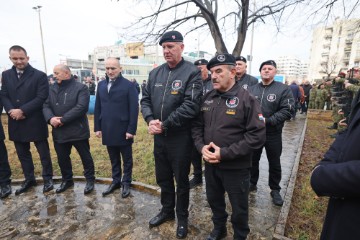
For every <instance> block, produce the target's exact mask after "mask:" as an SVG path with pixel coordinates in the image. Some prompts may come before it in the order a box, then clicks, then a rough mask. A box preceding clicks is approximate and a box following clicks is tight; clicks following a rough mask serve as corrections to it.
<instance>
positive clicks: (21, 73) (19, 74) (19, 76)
mask: <svg viewBox="0 0 360 240" xmlns="http://www.w3.org/2000/svg"><path fill="white" fill-rule="evenodd" d="M17 74H18V78H19V79H20V78H21V76H22V75H23V72H21V71H19V72H18V73H17Z"/></svg>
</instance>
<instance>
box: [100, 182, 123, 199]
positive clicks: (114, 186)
mask: <svg viewBox="0 0 360 240" xmlns="http://www.w3.org/2000/svg"><path fill="white" fill-rule="evenodd" d="M120 187H121V185H120V183H111V184H110V186H109V187H108V189H106V191H105V192H103V193H102V195H103V197H105V196H106V195H108V194H110V193H112V192H113V191H115V189H119V188H120Z"/></svg>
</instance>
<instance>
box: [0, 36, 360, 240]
mask: <svg viewBox="0 0 360 240" xmlns="http://www.w3.org/2000/svg"><path fill="white" fill-rule="evenodd" d="M159 44H160V46H161V47H162V49H163V55H164V59H165V61H166V62H165V63H164V64H162V65H160V66H159V67H157V68H155V69H153V70H152V71H151V72H150V74H149V77H148V79H147V80H144V81H143V83H142V84H141V86H140V85H139V84H138V83H137V82H136V80H135V81H134V80H127V79H126V78H124V77H123V76H122V74H121V71H122V68H121V65H120V62H119V60H118V59H116V58H108V59H107V60H106V61H105V69H106V78H105V79H104V80H103V81H99V82H98V87H97V89H96V91H95V88H96V86H95V83H93V82H92V80H91V78H90V77H89V79H88V78H87V79H86V80H85V84H82V83H80V82H78V81H77V80H76V79H75V78H74V76H73V75H72V74H71V70H70V69H69V67H68V66H66V65H62V64H59V65H57V66H55V67H54V70H53V72H54V74H53V79H52V81H53V83H52V84H50V85H49V84H48V80H47V76H46V75H45V73H43V72H41V71H39V70H37V69H35V68H33V67H32V66H31V65H30V64H29V63H28V61H29V57H28V55H27V52H26V50H25V49H24V48H23V47H21V46H18V45H15V46H12V47H11V48H10V50H9V55H10V60H11V61H12V63H13V67H12V68H11V69H9V70H6V71H4V72H3V73H2V87H1V91H0V96H1V98H0V99H1V101H0V109H3V106H4V109H5V112H6V114H7V115H8V121H9V122H8V133H9V139H10V141H13V142H14V145H15V148H16V152H17V156H18V158H19V160H20V162H21V167H22V170H23V173H24V178H25V181H24V182H23V183H22V184H21V186H20V188H18V189H17V190H16V191H15V194H16V195H20V194H23V193H25V192H27V191H28V190H29V189H31V188H32V187H33V186H36V185H37V182H36V179H35V175H34V164H33V159H32V155H31V153H30V143H31V142H34V143H35V146H36V149H37V151H38V153H39V156H40V160H41V164H42V177H43V179H44V181H43V182H44V186H43V192H44V193H45V192H49V191H51V190H53V189H54V182H53V180H52V178H53V169H52V160H51V157H50V150H49V143H48V141H47V138H48V126H47V125H48V124H49V125H51V126H52V128H51V129H52V135H53V140H54V148H55V151H56V155H57V161H58V164H59V166H60V170H61V175H62V182H61V184H60V186H59V187H58V188H57V189H56V193H61V192H64V191H66V190H67V189H68V188H70V187H72V186H73V185H74V181H73V173H72V164H71V158H70V153H71V149H72V147H75V149H76V150H77V152H78V154H79V155H80V158H81V161H82V164H83V168H84V176H85V178H86V185H85V189H84V194H89V193H91V192H92V191H93V190H94V185H95V169H94V161H93V158H92V156H91V151H90V143H89V138H90V129H89V123H88V118H87V115H86V114H87V110H88V106H89V98H90V97H89V96H90V95H94V94H96V100H95V109H94V132H95V134H96V136H97V137H99V138H102V144H103V145H105V146H106V148H107V151H108V155H109V159H110V164H111V169H112V183H111V184H110V185H109V187H108V189H107V190H106V191H104V192H103V196H104V197H105V196H107V195H108V194H111V193H113V192H114V190H116V189H119V188H122V191H121V196H122V197H123V198H126V197H128V196H129V195H130V186H131V182H132V168H133V157H132V144H133V143H134V136H135V135H136V130H137V121H138V114H139V102H138V101H139V99H138V98H139V94H140V93H141V94H142V98H141V101H140V107H141V114H142V116H143V118H144V120H145V121H146V123H147V124H148V133H149V134H151V135H153V137H154V150H153V153H154V159H155V178H156V182H157V184H158V185H159V186H160V189H161V195H160V202H161V205H162V208H161V210H160V212H158V213H157V214H156V215H155V216H154V217H153V218H151V219H150V221H149V227H150V228H152V227H156V226H159V225H161V224H163V223H164V222H167V221H171V220H174V219H175V218H176V219H177V228H176V237H177V238H180V239H182V238H186V237H187V235H188V218H189V209H188V208H189V195H190V189H191V188H194V187H196V186H198V185H201V184H202V183H203V174H204V175H205V182H206V197H207V200H208V203H209V205H210V208H211V210H212V221H213V230H212V231H211V232H210V233H209V235H208V237H207V238H206V239H208V240H214V239H222V238H224V237H225V236H226V235H227V228H226V223H227V218H228V213H227V211H226V201H225V196H226V195H225V193H227V196H228V198H229V200H230V204H231V211H232V213H231V219H230V221H231V223H232V228H233V232H234V233H233V234H234V235H233V238H234V239H246V238H247V236H248V234H249V232H250V228H249V224H248V215H249V205H248V196H249V192H255V191H257V182H258V180H259V178H260V176H259V162H260V158H261V155H262V151H263V149H265V151H266V156H267V160H268V164H269V179H268V185H269V188H270V197H271V199H272V201H273V203H274V205H276V206H282V205H283V202H284V201H283V197H282V195H283V194H281V187H280V181H281V177H282V172H281V163H280V158H281V154H282V129H283V127H284V124H285V122H286V121H289V120H291V119H295V118H296V112H298V111H300V113H301V114H306V113H307V109H308V108H315V107H318V108H320V109H324V108H325V106H326V107H329V108H328V109H330V108H333V109H334V108H335V109H338V110H339V114H342V113H341V111H342V112H346V113H343V115H344V116H345V117H347V121H346V123H344V121H343V122H342V123H338V122H336V124H339V125H341V124H346V125H348V128H347V130H344V131H343V132H342V133H340V134H339V137H338V138H339V139H337V140H336V141H335V143H334V144H333V146H332V148H330V150H329V152H328V153H327V154H326V155H325V158H324V160H323V161H322V162H321V163H320V164H319V165H318V166H316V168H315V169H314V172H313V175H312V179H311V183H312V186H313V188H314V190H315V191H316V193H317V194H319V195H325V196H330V197H332V200H331V201H330V203H329V207H330V205H331V207H332V209H331V210H329V211H331V213H329V214H328V216H327V218H326V223H325V226H324V230H323V235H322V238H323V239H338V238H336V237H329V236H341V233H342V232H343V228H346V229H352V228H351V227H350V226H346V227H344V226H343V225H344V224H338V222H339V221H342V220H336V221H334V220H332V217H331V214H332V215H334V214H336V211H337V210H335V209H336V208H340V207H339V205H342V206H344V207H343V209H341V210H339V211H341V212H340V213H338V214H340V215H341V216H342V217H343V218H346V216H347V215H346V214H350V215H351V214H352V215H351V217H352V218H351V219H353V220H354V219H356V217H357V215H355V213H357V212H355V213H350V211H351V210H350V209H351V207H347V206H348V205H351V204H353V205H355V206H356V209H357V210H358V208H359V207H358V206H359V203H358V202H356V201H357V200H358V197H359V195H360V193H359V191H358V189H360V188H358V187H360V186H358V185H359V182H360V181H358V178H359V177H360V176H359V171H358V172H355V171H357V170H358V168H359V167H360V165H359V164H358V162H359V161H356V159H359V153H358V151H357V150H353V151H346V154H344V153H343V151H345V150H348V149H349V148H350V147H351V146H352V144H355V141H356V139H357V138H358V137H357V135H356V134H355V133H356V131H357V126H358V124H356V121H357V119H358V118H359V117H358V113H357V111H356V110H357V108H358V104H357V102H356V101H354V102H353V107H352V109H355V110H353V111H350V108H349V111H347V109H346V108H345V107H344V106H345V105H344V104H343V105H341V104H339V102H340V103H341V101H340V99H339V96H338V95H335V94H334V93H335V92H336V93H338V92H341V91H340V90H339V89H337V90H339V91H338V92H337V91H335V90H336V89H335V90H334V89H333V91H331V92H329V90H328V89H329V88H331V84H329V83H328V82H324V83H321V84H320V85H319V86H315V85H314V86H311V85H310V83H309V81H304V82H303V83H302V84H300V85H299V84H297V83H296V82H295V81H294V82H292V83H291V84H290V85H287V84H283V83H281V82H277V81H275V80H274V77H275V75H276V73H277V65H276V62H275V61H273V60H268V61H264V62H263V63H262V64H261V65H260V68H259V72H260V75H261V80H260V81H258V80H257V79H256V78H255V77H253V76H251V75H249V74H247V73H246V68H247V60H246V58H244V57H242V56H236V57H234V56H232V55H231V54H228V53H219V54H217V55H216V56H215V57H213V58H212V59H211V60H210V61H207V60H205V59H199V60H197V61H195V62H194V63H191V62H188V61H185V60H184V59H183V58H182V52H183V50H184V43H183V36H182V34H181V33H180V32H178V31H169V32H166V33H164V34H163V35H162V37H161V39H160V42H159ZM352 73H353V74H354V71H353V72H352ZM356 74H358V71H356ZM352 77H353V76H352ZM341 79H342V78H341V77H339V78H337V79H335V80H334V84H335V82H337V83H338V84H339V83H340V82H342V80H341ZM342 83H343V84H344V85H345V88H348V87H350V85H349V84H351V86H353V85H354V83H348V82H345V81H344V82H342ZM347 84H348V85H347ZM352 88H353V91H355V89H356V88H355V87H352ZM331 93H333V95H331ZM329 94H330V95H329ZM318 96H319V98H318ZM355 99H359V96H358V95H357V98H355ZM327 101H333V102H330V103H329V104H326V103H327ZM340 107H342V108H341V110H340ZM334 124H335V123H334ZM349 132H350V133H351V134H350V133H349ZM346 133H348V134H346ZM4 138H5V135H4V131H3V128H2V125H1V124H0V150H1V151H0V187H1V189H0V190H1V191H0V197H1V198H6V197H8V196H9V195H10V194H11V193H12V188H11V168H10V164H9V161H8V156H7V151H6V146H5V144H4ZM340 138H341V140H340ZM343 141H347V142H351V144H344V142H343ZM351 149H352V148H351ZM354 149H358V148H355V147H354ZM203 162H204V166H205V170H204V173H203ZM191 164H192V165H193V177H192V178H191V179H189V173H190V169H191ZM122 166H123V167H122ZM342 171H347V173H348V174H345V175H342V174H341V173H342ZM327 180H328V181H329V182H331V185H327V184H326V183H324V182H325V181H327ZM346 183H349V185H350V186H348V185H346ZM344 185H345V186H344ZM350 187H354V188H350ZM355 187H357V188H355ZM354 201H355V202H354ZM354 222H356V220H354ZM335 225H336V227H334V226H335ZM352 230H353V229H352ZM357 231H358V230H357ZM330 232H331V233H330ZM329 234H330V235H329ZM349 236H350V235H349ZM356 236H358V237H359V236H360V233H358V234H357V235H356ZM347 239H351V238H347Z"/></svg>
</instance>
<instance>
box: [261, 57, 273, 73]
mask: <svg viewBox="0 0 360 240" xmlns="http://www.w3.org/2000/svg"><path fill="white" fill-rule="evenodd" d="M264 65H271V66H273V67H275V68H276V62H275V61H274V60H267V61H265V62H263V63H262V64H261V65H260V68H259V72H261V69H262V67H263V66H264Z"/></svg>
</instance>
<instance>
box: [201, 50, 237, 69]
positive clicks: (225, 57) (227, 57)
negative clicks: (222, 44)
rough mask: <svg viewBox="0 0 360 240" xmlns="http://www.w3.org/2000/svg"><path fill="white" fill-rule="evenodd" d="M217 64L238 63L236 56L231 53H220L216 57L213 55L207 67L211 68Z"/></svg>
mask: <svg viewBox="0 0 360 240" xmlns="http://www.w3.org/2000/svg"><path fill="white" fill-rule="evenodd" d="M217 65H233V66H235V65H236V61H235V57H234V56H233V55H231V54H228V53H224V54H219V55H217V56H215V57H213V58H212V59H211V60H210V61H209V63H208V64H207V65H206V67H207V69H209V70H210V68H212V67H214V66H217Z"/></svg>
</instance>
